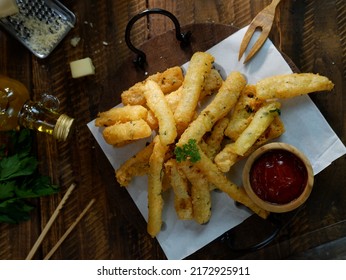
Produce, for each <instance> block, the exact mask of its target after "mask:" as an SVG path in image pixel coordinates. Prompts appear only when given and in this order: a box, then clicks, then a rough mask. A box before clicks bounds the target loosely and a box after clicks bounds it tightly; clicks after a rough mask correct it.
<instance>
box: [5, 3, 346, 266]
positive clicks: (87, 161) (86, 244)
mask: <svg viewBox="0 0 346 280" xmlns="http://www.w3.org/2000/svg"><path fill="white" fill-rule="evenodd" d="M61 2H62V3H63V4H65V6H67V7H68V8H69V9H70V10H71V11H73V12H74V13H75V15H76V17H77V23H76V26H75V27H74V28H73V30H72V31H71V32H70V33H69V34H68V36H67V37H66V39H65V40H64V41H63V42H62V43H61V44H60V45H59V46H58V48H57V49H56V50H55V51H54V52H53V53H52V54H51V55H50V56H49V57H48V58H46V59H39V58H36V57H35V56H33V55H32V54H31V53H30V52H29V51H28V50H27V49H25V48H24V47H23V46H22V45H21V44H20V43H18V42H17V41H16V40H14V39H13V38H12V37H11V36H9V35H8V34H7V33H6V32H5V31H4V30H3V29H0V50H1V55H0V73H1V74H6V75H8V76H11V77H13V78H15V79H17V80H20V81H22V82H23V83H24V84H25V85H26V86H27V87H28V88H29V89H30V91H31V94H32V98H33V99H38V98H39V96H40V94H41V93H42V92H48V93H51V94H53V95H55V96H56V97H58V98H59V99H60V101H61V111H62V112H65V113H67V114H69V115H70V116H72V117H74V118H75V119H76V125H77V126H76V132H75V134H74V135H73V137H72V138H71V139H70V140H69V141H67V142H56V141H54V140H53V139H52V138H51V137H49V136H46V135H43V134H37V136H36V137H35V142H36V144H37V145H36V147H37V149H36V152H37V156H38V158H39V160H40V166H39V169H40V172H41V173H42V174H45V175H49V176H51V178H52V180H53V182H54V183H56V184H59V185H60V186H61V188H62V190H61V192H60V193H59V194H57V195H54V196H51V197H45V198H42V199H39V200H37V201H34V203H35V205H36V208H35V210H34V211H33V212H32V217H31V219H30V221H28V222H24V223H21V224H19V225H8V224H0V259H24V258H25V257H26V255H27V254H28V252H29V251H30V249H31V247H32V246H33V244H34V242H35V241H36V239H37V238H38V236H39V234H40V232H41V231H42V229H43V227H44V226H45V224H46V223H47V221H48V219H49V217H50V216H51V215H52V213H53V211H54V209H55V208H56V207H57V205H58V203H59V201H60V200H61V198H62V196H63V194H64V193H65V191H66V190H67V188H68V187H69V186H70V185H71V184H72V183H74V182H75V183H76V184H77V189H76V190H75V191H74V192H73V194H72V196H71V197H70V199H69V200H68V202H67V204H66V205H65V207H64V209H63V211H62V212H61V214H60V215H59V217H58V219H57V222H56V223H55V224H53V227H52V228H51V230H50V231H49V233H48V235H47V236H46V238H45V239H44V242H43V243H42V246H41V247H40V249H39V251H38V252H37V254H36V255H35V256H34V258H35V259H42V258H43V256H45V255H46V254H47V252H48V251H49V250H50V249H51V248H52V247H53V246H54V245H55V244H56V242H57V241H58V239H59V238H60V237H61V235H62V234H63V233H64V231H65V230H66V229H67V228H68V226H69V225H70V224H71V223H72V222H73V221H74V220H75V218H76V217H77V216H78V214H79V213H80V212H81V211H82V210H83V208H84V207H85V205H86V204H87V203H88V202H89V201H90V199H91V198H96V203H95V204H94V206H93V207H92V209H91V210H90V211H89V212H88V214H87V215H86V217H85V218H84V219H83V220H82V221H81V222H80V223H79V224H78V226H77V227H76V228H75V230H74V231H73V232H72V233H71V234H70V235H69V237H68V238H67V239H66V240H65V242H64V243H63V244H62V245H61V247H60V248H59V249H58V251H57V252H56V253H55V254H54V255H53V256H52V258H53V259H67V260H70V259H165V258H166V257H165V255H164V253H163V251H162V250H161V248H160V246H159V244H158V242H157V241H156V239H152V238H151V237H150V236H149V235H148V234H147V233H146V225H145V222H144V220H143V218H142V217H141V216H140V214H139V212H137V209H136V207H135V206H134V205H133V203H132V201H131V199H130V198H129V196H128V194H127V192H126V190H124V189H121V188H118V187H116V186H115V179H114V177H113V176H112V170H111V167H110V165H109V164H108V162H107V160H106V159H105V157H104V155H103V154H102V152H101V151H100V148H99V147H98V144H97V143H96V141H95V139H94V138H93V136H92V135H91V133H90V131H89V129H88V128H87V126H86V124H87V123H88V122H89V121H90V120H92V119H94V118H95V116H96V115H97V113H98V112H99V109H100V104H102V102H104V100H103V99H104V96H106V95H107V94H109V92H113V91H114V87H115V86H117V85H115V84H114V79H113V78H114V75H115V74H116V73H117V72H118V71H119V67H121V66H122V65H123V64H124V63H125V62H126V61H127V60H129V59H132V58H133V57H134V54H133V53H132V52H131V51H130V50H129V49H128V47H127V46H126V44H125V40H124V35H125V28H126V25H127V23H128V21H129V20H130V19H131V18H132V17H133V16H135V15H136V14H138V13H139V12H141V11H143V10H144V9H146V8H154V7H155V8H163V9H165V10H168V11H170V12H172V13H173V14H174V15H175V16H176V17H177V19H178V20H179V21H180V24H181V25H182V26H187V25H191V24H223V25H227V26H232V27H236V28H241V27H244V26H246V25H247V24H249V23H250V22H251V19H252V18H253V17H254V16H255V15H256V14H257V13H258V12H259V11H260V10H261V9H262V8H264V7H265V6H266V5H268V4H269V3H270V2H271V1H270V0H233V1H227V0H219V1H216V0H185V1H183V0H176V1H173V0H168V1H163V0H149V1H148V0H147V1H140V0H130V1H128V0H118V1H112V0H99V1H92V0H85V1H72V0H64V1H61ZM345 15H346V3H345V1H343V0H332V1H324V0H306V1H296V0H291V1H289V0H286V1H281V3H280V5H279V7H278V9H277V14H276V17H275V22H274V27H273V29H272V32H271V35H270V37H271V39H272V41H273V42H274V44H275V45H276V47H277V48H278V49H280V50H281V51H282V52H283V53H285V54H286V55H287V56H288V57H289V58H290V59H291V60H292V61H293V62H294V64H295V65H296V66H297V67H298V68H299V69H300V70H301V71H303V72H315V73H320V74H322V75H326V76H328V77H329V78H330V79H331V80H332V81H333V82H334V83H335V89H334V90H333V92H332V93H330V94H328V95H314V96H312V98H313V101H314V102H315V103H316V104H317V106H318V108H319V109H320V111H321V112H322V114H323V115H324V116H325V118H326V119H327V121H328V122H329V124H330V125H331V127H332V128H333V129H334V131H335V132H336V134H337V135H338V136H339V137H340V138H341V140H342V141H343V142H344V143H346V126H345V124H346V121H345V120H346V111H345V107H346V104H345V98H344V94H343V92H346V84H345V82H346V81H345V77H346V32H345V31H346V21H345ZM173 28H174V26H173V24H172V22H171V21H170V20H169V19H167V18H165V17H162V16H161V15H151V16H149V17H148V18H143V19H141V20H140V21H138V22H137V23H136V24H135V26H134V27H133V29H132V33H131V37H132V40H133V43H134V44H135V45H138V46H139V45H142V44H145V43H146V42H148V41H149V40H150V39H151V38H155V37H157V36H160V35H162V34H165V33H166V32H167V31H169V30H172V29H173ZM75 36H79V37H81V42H80V43H79V44H78V45H77V46H76V47H73V46H71V44H70V39H71V38H73V37H75ZM215 36H218V35H215ZM104 42H107V44H104ZM86 56H89V57H91V58H92V60H93V62H94V64H95V67H96V75H94V76H91V77H88V78H83V79H72V78H71V75H70V72H69V62H70V61H72V60H76V59H79V58H83V57H86ZM119 86H120V85H119ZM117 100H119V97H114V101H110V105H115V104H116V102H117ZM345 161H346V158H345V157H342V158H340V159H338V160H336V161H335V162H333V163H332V164H331V165H330V166H329V167H328V168H326V169H325V170H323V172H321V173H320V174H318V175H317V176H316V178H315V188H314V191H313V194H312V195H311V197H310V199H309V200H308V201H307V203H306V205H305V206H304V207H303V208H302V209H300V211H299V213H298V214H297V215H296V216H294V217H293V218H291V219H289V220H288V221H289V222H288V224H287V225H286V226H285V228H284V229H283V230H282V231H281V232H280V233H279V235H278V236H277V238H276V239H275V240H274V241H273V242H272V243H270V244H269V245H268V246H266V247H264V248H262V249H259V250H256V251H252V252H249V251H235V250H231V249H230V248H229V247H228V246H227V238H218V239H216V240H215V241H213V242H212V243H210V244H209V245H207V246H206V247H204V248H202V249H200V250H199V251H198V252H196V253H194V254H193V255H192V256H190V257H189V258H191V259H305V258H311V259H342V258H346V249H345V248H346V238H345V236H346V207H345V202H346V189H345V186H346V177H345V174H346V173H345V166H346V162H345ZM248 224H249V225H248ZM248 224H247V223H245V225H244V226H243V227H242V229H239V231H241V232H242V234H243V236H245V237H246V236H247V232H249V231H251V228H252V227H254V226H256V221H250V222H249V223H248ZM259 226H261V225H259ZM232 234H233V235H237V234H238V235H239V233H237V232H235V233H232ZM245 239H246V238H245Z"/></svg>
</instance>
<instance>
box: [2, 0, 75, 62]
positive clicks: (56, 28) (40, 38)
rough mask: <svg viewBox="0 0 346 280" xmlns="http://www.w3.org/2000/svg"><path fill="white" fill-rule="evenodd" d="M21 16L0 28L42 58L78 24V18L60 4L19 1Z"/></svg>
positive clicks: (46, 0)
mask: <svg viewBox="0 0 346 280" xmlns="http://www.w3.org/2000/svg"><path fill="white" fill-rule="evenodd" d="M17 5H18V9H19V13H17V14H15V15H12V16H8V17H5V18H1V19H0V25H1V26H2V27H3V28H4V29H5V30H7V31H8V32H9V33H10V34H11V35H13V36H14V37H15V38H17V39H18V40H19V41H20V42H21V43H22V44H23V45H24V46H25V47H26V48H28V49H29V50H30V51H31V52H32V53H33V54H34V55H36V56H37V57H39V58H45V57H47V56H48V55H49V54H50V53H51V52H52V51H53V50H54V49H55V47H56V46H57V45H58V44H59V43H60V42H61V40H62V39H63V38H64V37H65V36H66V34H67V33H68V32H69V31H70V30H71V28H73V27H74V25H75V23H76V17H75V15H74V14H73V13H72V12H71V11H70V10H68V9H67V8H66V7H65V6H64V5H63V4H61V3H60V2H59V1H54V0H17Z"/></svg>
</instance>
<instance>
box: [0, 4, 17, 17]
mask: <svg viewBox="0 0 346 280" xmlns="http://www.w3.org/2000/svg"><path fill="white" fill-rule="evenodd" d="M17 13H19V10H18V5H17V1H16V0H0V18H3V17H7V16H11V15H14V14H17Z"/></svg>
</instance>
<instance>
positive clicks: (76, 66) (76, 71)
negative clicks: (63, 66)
mask: <svg viewBox="0 0 346 280" xmlns="http://www.w3.org/2000/svg"><path fill="white" fill-rule="evenodd" d="M70 68H71V74H72V78H80V77H84V76H89V75H94V74H95V67H94V65H93V62H92V60H91V58H90V57H86V58H83V59H79V60H75V61H72V62H70Z"/></svg>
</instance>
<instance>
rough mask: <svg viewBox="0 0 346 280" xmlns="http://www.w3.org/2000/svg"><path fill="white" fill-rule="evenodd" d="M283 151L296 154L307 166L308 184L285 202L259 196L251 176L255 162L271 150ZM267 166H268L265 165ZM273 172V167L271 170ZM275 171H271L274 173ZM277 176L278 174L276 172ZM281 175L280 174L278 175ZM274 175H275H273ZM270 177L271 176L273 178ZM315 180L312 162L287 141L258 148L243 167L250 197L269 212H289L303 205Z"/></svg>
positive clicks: (246, 187) (245, 183)
mask: <svg viewBox="0 0 346 280" xmlns="http://www.w3.org/2000/svg"><path fill="white" fill-rule="evenodd" d="M280 151H283V153H284V154H287V153H286V152H288V153H289V154H293V156H296V157H297V158H298V159H300V161H301V163H302V164H303V165H304V166H305V168H306V176H307V178H306V184H305V186H304V188H303V191H302V192H301V194H300V195H299V194H298V196H297V197H295V198H293V199H292V200H290V201H285V202H282V203H281V202H280V203H278V202H274V201H268V200H266V199H263V198H261V197H259V195H258V194H256V192H255V191H254V188H253V186H252V185H251V178H250V177H251V176H252V175H250V174H252V172H253V170H252V168H254V164H255V163H256V162H258V161H257V160H259V159H260V158H263V157H262V156H264V155H265V154H266V155H267V156H269V154H268V153H269V152H273V153H274V152H278V153H279V152H280ZM265 168H267V167H265ZM271 172H273V169H272V170H271ZM272 174H273V173H271V175H272ZM274 175H275V177H276V174H275V173H274ZM278 176H279V175H278ZM273 177H274V176H273ZM273 177H270V178H273ZM313 182H314V175H313V170H312V167H311V164H310V162H309V160H308V159H307V157H306V156H305V155H304V154H303V153H302V152H301V151H299V150H298V149H297V148H295V147H293V146H292V145H289V144H286V143H280V142H276V143H270V144H266V145H264V146H262V147H260V148H258V149H257V150H256V151H255V152H253V153H252V154H251V155H250V156H249V158H248V159H247V161H246V164H245V166H244V169H243V184H244V188H245V191H246V192H247V194H248V195H249V197H250V198H251V199H252V200H253V202H254V203H256V204H257V205H258V206H260V207H262V208H263V209H265V210H267V211H269V212H276V213H282V212H288V211H292V210H294V209H296V208H297V207H299V206H300V205H302V204H303V203H304V202H305V201H306V200H307V199H308V197H309V195H310V193H311V191H312V187H313Z"/></svg>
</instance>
